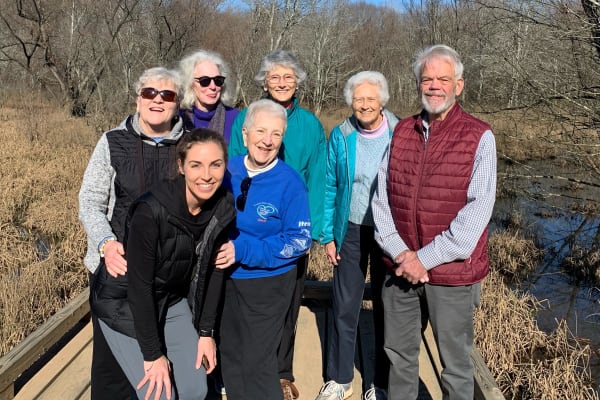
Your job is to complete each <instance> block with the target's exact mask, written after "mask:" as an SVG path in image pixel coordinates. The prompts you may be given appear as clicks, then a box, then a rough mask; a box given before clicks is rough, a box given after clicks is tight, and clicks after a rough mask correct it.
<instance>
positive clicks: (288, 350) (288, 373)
mask: <svg viewBox="0 0 600 400" xmlns="http://www.w3.org/2000/svg"><path fill="white" fill-rule="evenodd" d="M307 269H308V254H307V255H304V256H302V257H300V258H299V259H298V262H297V263H296V283H295V286H294V293H293V294H292V302H291V304H290V308H289V310H288V311H287V314H286V316H285V324H284V325H283V335H282V336H281V343H280V344H279V349H278V350H277V364H278V367H279V378H281V379H287V380H289V381H291V382H294V368H293V367H294V343H295V341H296V323H297V322H298V314H299V313H300V304H301V303H302V293H303V292H304V280H305V279H306V270H307Z"/></svg>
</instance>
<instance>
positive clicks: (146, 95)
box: [140, 87, 177, 103]
mask: <svg viewBox="0 0 600 400" xmlns="http://www.w3.org/2000/svg"><path fill="white" fill-rule="evenodd" d="M157 94H160V97H161V98H162V99H163V100H164V101H167V102H169V103H172V102H174V101H175V100H177V93H175V92H174V91H172V90H160V91H159V90H156V89H154V88H151V87H146V88H143V89H142V90H140V96H141V97H142V99H146V100H154V98H155V97H156V95H157Z"/></svg>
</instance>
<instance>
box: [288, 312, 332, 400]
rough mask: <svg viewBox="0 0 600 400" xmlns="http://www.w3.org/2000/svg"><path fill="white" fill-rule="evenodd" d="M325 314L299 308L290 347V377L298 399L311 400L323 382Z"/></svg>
mask: <svg viewBox="0 0 600 400" xmlns="http://www.w3.org/2000/svg"><path fill="white" fill-rule="evenodd" d="M326 314H327V311H326V309H325V308H320V307H314V308H309V307H306V306H302V307H300V314H299V315H298V323H297V325H296V332H297V335H296V344H295V346H294V376H295V378H296V382H295V385H296V387H297V388H298V390H299V391H300V398H302V399H314V398H315V397H316V396H317V394H318V393H319V389H320V388H321V383H322V382H323V370H324V366H323V360H324V357H323V354H325V353H324V352H326V347H325V345H326V336H325V335H326V324H327V315H326Z"/></svg>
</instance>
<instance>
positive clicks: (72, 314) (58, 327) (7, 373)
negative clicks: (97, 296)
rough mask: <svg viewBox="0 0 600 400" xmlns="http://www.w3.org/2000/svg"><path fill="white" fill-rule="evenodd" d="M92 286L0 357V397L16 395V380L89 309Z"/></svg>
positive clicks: (7, 397) (5, 397) (3, 398)
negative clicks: (14, 386)
mask: <svg viewBox="0 0 600 400" xmlns="http://www.w3.org/2000/svg"><path fill="white" fill-rule="evenodd" d="M88 298H89V288H86V289H85V290H84V291H83V292H82V293H80V294H79V295H78V296H77V297H76V298H75V299H73V300H72V301H71V302H69V304H67V306H65V307H64V308H62V309H61V310H59V311H58V312H57V313H56V314H54V315H53V316H52V317H50V318H49V319H48V321H46V322H45V323H44V324H43V325H42V326H40V327H39V328H38V329H36V330H35V331H34V332H33V333H32V334H31V335H29V336H27V338H25V340H23V341H22V342H21V343H19V344H18V345H17V346H16V347H15V348H14V349H12V350H11V351H10V352H8V353H7V354H6V355H5V356H4V357H2V358H0V399H1V400H5V399H12V398H13V392H14V389H13V384H14V381H15V380H16V379H17V378H18V377H19V376H20V375H21V374H22V373H23V371H25V370H26V369H27V368H29V367H30V366H31V365H32V364H33V363H34V362H35V361H36V360H37V359H38V358H39V357H40V356H41V355H43V354H44V353H45V352H46V351H48V349H49V348H50V347H51V346H52V345H53V344H55V343H56V342H57V341H58V340H59V339H60V338H61V337H63V336H64V334H65V333H67V332H68V331H69V330H70V329H71V328H72V327H73V326H74V325H75V324H76V323H77V322H78V321H80V320H81V319H82V318H83V317H84V316H85V315H86V314H88V313H89V304H88Z"/></svg>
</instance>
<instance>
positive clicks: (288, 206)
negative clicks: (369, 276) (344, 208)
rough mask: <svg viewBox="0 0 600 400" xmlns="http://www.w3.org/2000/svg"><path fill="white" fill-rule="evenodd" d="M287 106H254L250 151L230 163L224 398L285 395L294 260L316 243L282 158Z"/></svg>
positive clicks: (248, 123) (296, 180) (247, 138)
mask: <svg viewBox="0 0 600 400" xmlns="http://www.w3.org/2000/svg"><path fill="white" fill-rule="evenodd" d="M286 123H287V117H286V111H285V109H284V108H283V107H282V106H281V105H279V104H277V103H275V102H273V101H271V100H266V99H264V100H259V101H256V102H254V103H252V104H251V105H250V107H249V108H248V111H247V113H246V119H245V121H244V125H243V139H244V143H245V145H246V147H247V148H248V154H247V155H245V156H238V157H235V158H232V159H231V161H230V163H229V172H230V173H231V184H232V188H233V195H234V198H235V203H236V204H235V205H236V208H237V222H236V226H237V231H236V232H235V235H234V238H233V239H232V241H231V242H230V246H231V247H232V248H233V251H234V253H235V260H236V264H235V265H234V266H233V267H232V273H231V277H230V279H228V280H227V282H226V288H225V304H224V310H223V316H222V324H221V348H220V350H221V357H222V372H223V378H224V381H225V387H226V388H227V398H228V399H230V400H236V399H282V398H283V393H282V389H281V385H280V381H279V373H278V363H277V348H278V346H279V343H280V341H281V336H282V332H283V326H284V321H285V317H286V313H287V311H288V309H289V308H290V305H291V301H292V294H293V289H294V285H295V281H296V261H297V259H298V258H299V257H301V256H303V255H305V254H306V252H307V251H308V249H309V248H310V244H311V223H310V213H309V207H308V196H307V191H306V186H305V185H304V182H303V181H302V178H301V177H300V175H298V173H297V172H296V171H294V170H293V169H292V168H291V167H290V166H289V165H287V164H286V163H284V162H283V161H281V160H279V159H278V158H277V154H278V152H279V148H280V147H281V143H282V139H283V135H284V132H285V129H286Z"/></svg>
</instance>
